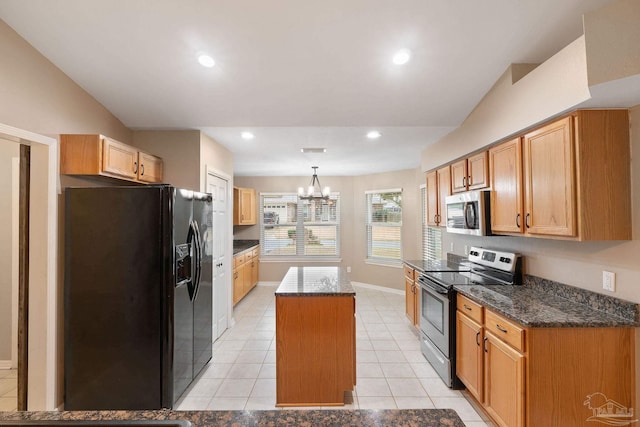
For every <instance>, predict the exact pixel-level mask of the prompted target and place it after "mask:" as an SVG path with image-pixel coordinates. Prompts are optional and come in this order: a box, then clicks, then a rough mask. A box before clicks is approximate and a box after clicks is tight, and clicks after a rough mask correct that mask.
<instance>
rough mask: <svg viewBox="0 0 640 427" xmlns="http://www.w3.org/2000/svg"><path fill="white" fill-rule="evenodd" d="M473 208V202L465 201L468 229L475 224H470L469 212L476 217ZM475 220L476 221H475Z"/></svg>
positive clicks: (465, 220)
mask: <svg viewBox="0 0 640 427" xmlns="http://www.w3.org/2000/svg"><path fill="white" fill-rule="evenodd" d="M473 211H474V208H473V203H465V204H464V226H465V228H467V229H472V228H473V224H469V213H471V214H473V215H474V217H475V212H473ZM474 222H475V221H474Z"/></svg>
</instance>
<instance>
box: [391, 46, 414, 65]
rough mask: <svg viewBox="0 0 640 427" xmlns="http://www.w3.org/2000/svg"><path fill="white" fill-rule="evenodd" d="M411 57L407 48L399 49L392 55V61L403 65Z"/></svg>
mask: <svg viewBox="0 0 640 427" xmlns="http://www.w3.org/2000/svg"><path fill="white" fill-rule="evenodd" d="M410 59H411V51H410V50H409V49H400V50H399V51H397V52H396V53H395V55H393V63H394V64H396V65H404V64H406V63H407V62H409V60H410Z"/></svg>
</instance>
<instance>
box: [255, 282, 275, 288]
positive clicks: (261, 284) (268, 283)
mask: <svg viewBox="0 0 640 427" xmlns="http://www.w3.org/2000/svg"><path fill="white" fill-rule="evenodd" d="M256 286H271V287H276V286H280V282H258V284H257V285H256Z"/></svg>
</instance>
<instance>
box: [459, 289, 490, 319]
mask: <svg viewBox="0 0 640 427" xmlns="http://www.w3.org/2000/svg"><path fill="white" fill-rule="evenodd" d="M457 307H458V310H459V311H460V312H461V313H464V314H465V315H466V316H468V317H469V318H471V319H473V320H475V321H476V322H478V323H480V324H482V321H483V319H482V317H483V316H482V314H483V311H484V310H483V307H482V306H481V305H480V304H478V303H477V302H473V301H471V300H470V299H469V298H467V297H465V296H464V295H460V294H458V301H457Z"/></svg>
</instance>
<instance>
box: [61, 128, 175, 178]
mask: <svg viewBox="0 0 640 427" xmlns="http://www.w3.org/2000/svg"><path fill="white" fill-rule="evenodd" d="M60 173H61V174H65V175H83V176H103V177H109V178H118V179H124V180H127V181H134V182H140V183H158V182H162V175H163V162H162V159H161V158H160V157H156V156H153V155H151V154H148V153H145V152H143V151H140V150H138V149H137V148H135V147H132V146H130V145H127V144H123V143H122V142H118V141H116V140H113V139H111V138H108V137H106V136H103V135H60Z"/></svg>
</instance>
